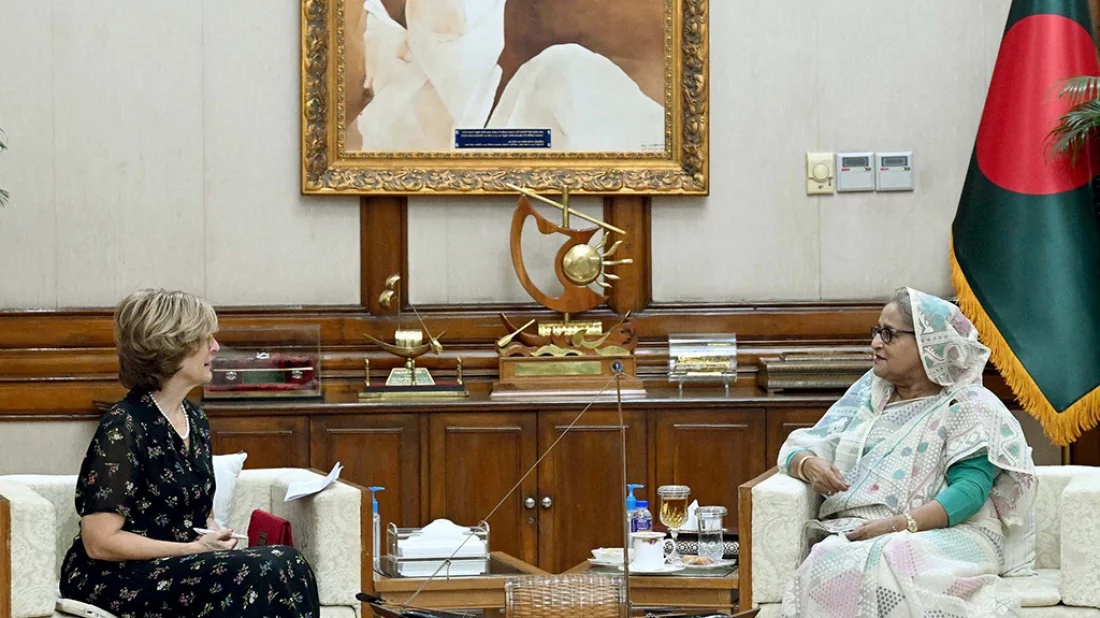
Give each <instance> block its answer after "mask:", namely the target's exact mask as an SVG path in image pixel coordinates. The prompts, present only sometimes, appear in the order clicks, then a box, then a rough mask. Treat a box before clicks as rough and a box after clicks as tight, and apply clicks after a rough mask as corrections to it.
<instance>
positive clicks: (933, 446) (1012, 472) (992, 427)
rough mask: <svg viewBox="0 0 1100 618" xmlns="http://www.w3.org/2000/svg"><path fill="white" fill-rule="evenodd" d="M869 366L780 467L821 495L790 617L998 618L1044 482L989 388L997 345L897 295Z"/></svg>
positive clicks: (798, 439)
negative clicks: (1002, 588)
mask: <svg viewBox="0 0 1100 618" xmlns="http://www.w3.org/2000/svg"><path fill="white" fill-rule="evenodd" d="M871 335H872V340H871V348H872V350H873V351H874V355H875V356H874V368H873V369H872V370H871V371H870V372H868V373H867V374H866V375H865V376H863V378H861V379H860V380H859V381H858V382H856V383H855V384H854V385H853V386H852V387H851V388H850V389H849V390H848V392H847V393H845V394H844V396H843V397H842V398H841V399H840V400H839V401H838V402H837V403H836V404H835V405H834V406H833V407H832V408H830V410H829V412H828V413H827V414H826V415H825V416H824V417H823V418H822V419H821V421H819V422H818V423H817V425H815V426H814V427H813V428H810V429H800V430H798V431H795V432H794V433H792V434H791V435H790V437H788V438H787V441H786V442H785V443H784V444H783V447H782V449H781V450H780V454H779V461H778V463H779V468H780V470H781V471H783V472H786V473H787V474H788V475H790V476H792V477H794V478H798V479H801V480H803V481H805V482H807V483H809V484H810V485H811V486H812V488H813V490H814V491H815V492H817V493H820V494H822V495H823V496H824V497H825V500H824V503H823V504H822V505H821V510H820V512H819V514H818V516H819V518H820V519H818V520H814V521H812V522H810V524H808V526H807V539H806V540H807V542H809V543H814V542H817V541H820V542H817V544H816V545H814V546H813V549H812V551H811V552H810V555H809V557H808V558H807V559H806V560H805V562H803V563H802V565H801V566H800V567H799V568H798V571H797V573H796V574H795V576H794V578H793V581H791V582H790V584H789V585H788V587H787V589H786V591H785V593H784V595H783V606H782V615H783V616H845V617H849V616H866V617H886V616H891V617H893V616H993V615H1000V614H1004V613H1006V612H1008V611H1010V610H1011V606H1012V604H1013V602H1014V599H1008V598H1000V597H999V596H998V592H997V586H995V585H994V584H995V582H996V576H997V575H998V574H1000V573H1007V572H1009V571H1011V570H1014V569H1016V570H1017V571H1019V570H1026V569H1027V568H1030V567H1029V566H1028V565H1026V564H1025V563H1026V562H1027V560H1026V558H1023V559H1022V558H1021V556H1026V554H1027V547H1026V546H1025V545H1026V539H1027V537H1028V535H1027V534H1026V531H1025V530H1024V528H1025V526H1024V521H1025V517H1026V516H1027V514H1028V513H1029V511H1030V509H1031V505H1032V500H1033V497H1034V494H1035V488H1036V482H1037V481H1036V477H1035V474H1034V464H1033V463H1032V460H1031V449H1030V448H1029V447H1028V446H1027V443H1026V441H1025V439H1024V436H1023V433H1022V431H1021V429H1020V425H1019V423H1018V422H1017V421H1016V419H1015V418H1014V417H1013V416H1012V415H1011V414H1010V413H1009V411H1008V410H1007V409H1006V408H1005V406H1004V404H1002V403H1001V401H1000V400H999V399H998V398H997V397H996V396H995V395H993V393H991V392H990V391H988V390H987V389H985V388H984V387H982V386H981V375H982V370H983V368H984V367H985V363H986V360H987V359H988V358H989V349H988V348H986V347H985V346H984V345H982V344H981V343H979V342H978V337H977V332H976V330H975V328H974V326H973V325H972V324H971V323H970V322H969V321H968V320H967V319H966V317H965V316H963V315H962V313H961V312H960V311H959V310H958V308H956V307H955V306H954V305H952V304H951V303H948V302H945V301H943V300H941V299H939V298H936V297H934V296H930V295H928V294H924V293H922V292H918V291H916V290H912V289H909V288H902V289H900V290H898V291H897V292H896V293H895V294H894V297H893V298H892V299H891V301H890V302H889V303H888V304H887V305H886V306H885V307H884V308H883V310H882V314H881V315H880V317H879V321H878V325H877V326H875V327H874V328H872V329H871Z"/></svg>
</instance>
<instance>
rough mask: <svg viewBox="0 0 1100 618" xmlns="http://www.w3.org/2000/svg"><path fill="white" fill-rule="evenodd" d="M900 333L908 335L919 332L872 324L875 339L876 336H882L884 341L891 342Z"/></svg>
mask: <svg viewBox="0 0 1100 618" xmlns="http://www.w3.org/2000/svg"><path fill="white" fill-rule="evenodd" d="M898 333H905V334H907V335H916V334H917V332H916V331H912V330H901V329H897V328H890V327H889V326H872V327H871V339H874V338H875V337H880V338H881V339H882V342H883V343H890V342H891V341H893V340H894V337H896V336H897V334H898Z"/></svg>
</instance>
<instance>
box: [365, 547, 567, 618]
mask: <svg viewBox="0 0 1100 618" xmlns="http://www.w3.org/2000/svg"><path fill="white" fill-rule="evenodd" d="M520 575H549V573H547V572H546V571H543V570H541V569H539V568H538V567H535V566H532V565H530V564H527V563H526V562H523V561H522V560H520V559H519V558H515V557H513V556H510V555H508V554H506V553H504V552H499V551H495V552H492V553H490V554H489V573H488V574H486V575H472V576H465V577H451V578H449V579H448V578H446V577H442V576H437V577H436V578H435V579H434V580H432V581H430V582H428V578H426V577H389V576H387V575H383V574H381V573H377V572H375V573H374V582H373V583H374V591H373V594H374V595H375V596H378V597H381V598H383V599H385V600H386V601H388V602H390V603H393V604H395V605H401V604H403V603H409V606H410V607H418V608H423V609H440V610H483V612H484V613H482V614H481V615H483V616H498V615H503V609H504V604H505V595H504V583H505V582H506V581H507V580H508V578H511V577H516V576H520ZM425 582H427V583H425ZM421 588H423V589H421ZM417 590H420V593H419V594H416V591H417ZM414 595H415V598H413V596H414ZM410 599H412V600H411V602H410Z"/></svg>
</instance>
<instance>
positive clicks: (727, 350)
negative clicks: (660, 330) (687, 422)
mask: <svg viewBox="0 0 1100 618" xmlns="http://www.w3.org/2000/svg"><path fill="white" fill-rule="evenodd" d="M668 380H669V382H672V383H673V384H676V385H677V386H678V387H679V389H680V391H681V393H682V392H683V388H684V383H685V382H687V383H693V382H720V383H722V384H724V385H725V388H726V394H729V388H730V384H731V383H733V382H736V381H737V335H735V334H733V333H727V334H675V335H669V336H668Z"/></svg>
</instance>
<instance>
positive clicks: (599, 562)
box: [588, 558, 623, 568]
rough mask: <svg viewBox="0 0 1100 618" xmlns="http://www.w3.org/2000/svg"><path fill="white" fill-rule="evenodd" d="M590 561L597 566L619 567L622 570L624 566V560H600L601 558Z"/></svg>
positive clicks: (590, 559)
mask: <svg viewBox="0 0 1100 618" xmlns="http://www.w3.org/2000/svg"><path fill="white" fill-rule="evenodd" d="M588 561H589V562H590V563H592V564H594V565H596V566H608V567H613V566H618V567H620V568H622V566H623V561H622V560H600V559H599V558H589V559H588Z"/></svg>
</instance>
